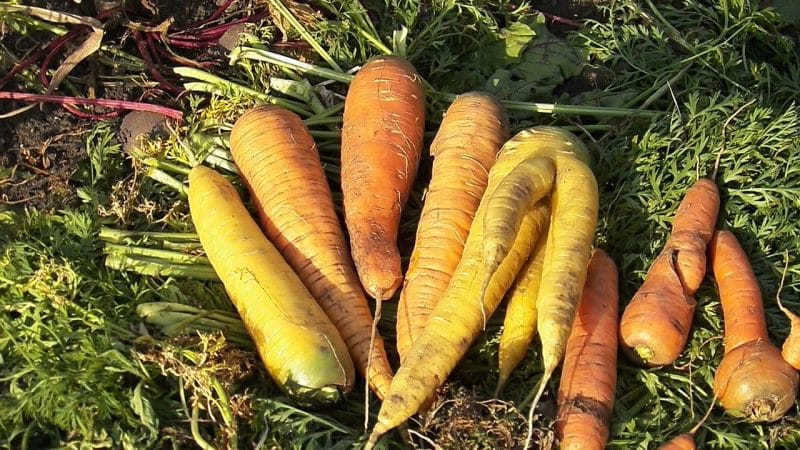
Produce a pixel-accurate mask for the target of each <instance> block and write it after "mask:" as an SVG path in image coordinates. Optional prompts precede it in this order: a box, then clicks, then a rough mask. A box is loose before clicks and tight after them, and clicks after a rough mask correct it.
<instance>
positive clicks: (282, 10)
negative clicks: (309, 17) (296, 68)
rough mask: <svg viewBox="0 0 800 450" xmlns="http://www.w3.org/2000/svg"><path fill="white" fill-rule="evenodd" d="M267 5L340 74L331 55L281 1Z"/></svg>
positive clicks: (272, 0) (270, 1)
mask: <svg viewBox="0 0 800 450" xmlns="http://www.w3.org/2000/svg"><path fill="white" fill-rule="evenodd" d="M269 3H270V5H272V7H273V8H275V9H276V10H277V11H278V13H279V14H280V15H281V16H283V18H284V19H286V21H287V22H289V24H290V25H291V26H292V28H294V29H295V30H296V31H297V33H298V34H300V36H301V37H302V38H303V39H304V40H305V41H306V42H308V44H309V45H311V47H312V48H313V49H314V50H316V52H317V53H318V54H319V56H321V57H322V59H324V60H325V62H327V63H328V65H329V66H331V67H333V68H334V69H335V70H336V71H338V72H342V68H341V67H339V65H338V64H336V61H334V60H333V58H332V57H331V55H329V54H328V52H326V51H325V49H324V48H322V45H320V43H319V42H317V40H316V39H314V37H313V36H311V33H309V32H308V30H306V28H305V27H304V26H303V24H301V23H300V21H298V20H297V18H295V17H294V14H292V12H291V11H289V8H287V7H286V5H284V4H283V2H282V1H281V0H269Z"/></svg>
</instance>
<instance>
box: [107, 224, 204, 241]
mask: <svg viewBox="0 0 800 450" xmlns="http://www.w3.org/2000/svg"><path fill="white" fill-rule="evenodd" d="M99 237H100V240H102V241H106V242H113V243H115V244H123V243H125V242H126V240H130V239H142V238H145V239H154V240H158V241H174V242H199V241H200V236H198V235H197V234H196V233H171V232H166V231H129V230H120V229H117V228H110V227H101V228H100V234H99Z"/></svg>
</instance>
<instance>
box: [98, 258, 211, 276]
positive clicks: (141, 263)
mask: <svg viewBox="0 0 800 450" xmlns="http://www.w3.org/2000/svg"><path fill="white" fill-rule="evenodd" d="M106 267H108V268H110V269H114V270H122V271H127V272H134V273H138V274H140V275H148V276H156V277H177V278H193V279H197V280H209V281H219V277H218V276H217V273H216V272H215V271H214V269H213V268H212V267H211V266H205V265H199V264H177V263H168V262H165V261H164V260H162V259H156V258H148V257H142V256H126V255H119V254H115V253H111V254H109V255H108V256H106Z"/></svg>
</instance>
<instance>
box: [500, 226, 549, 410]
mask: <svg viewBox="0 0 800 450" xmlns="http://www.w3.org/2000/svg"><path fill="white" fill-rule="evenodd" d="M546 243H547V230H543V231H542V235H541V236H540V237H539V239H538V240H537V241H536V245H535V246H534V247H533V251H532V252H531V256H530V258H529V259H528V262H527V263H525V266H523V267H522V270H520V272H519V275H518V276H517V280H516V281H515V282H514V286H513V287H512V288H511V292H510V293H509V295H508V303H507V305H506V316H505V319H504V320H503V332H502V333H501V334H500V342H499V343H498V345H497V355H498V356H497V360H498V367H497V372H498V379H497V388H496V390H495V394H494V396H495V397H497V396H498V395H499V393H500V391H501V390H502V389H503V387H504V386H505V384H506V383H507V382H508V379H509V378H510V377H511V372H512V371H513V370H514V368H515V367H517V365H519V363H520V362H521V361H522V360H523V358H525V354H526V353H527V352H528V348H530V346H531V342H532V341H533V338H534V336H536V297H537V295H538V293H539V283H540V282H541V280H542V269H543V268H544V249H545V244H546Z"/></svg>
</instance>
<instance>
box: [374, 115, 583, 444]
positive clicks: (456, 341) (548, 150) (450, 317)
mask: <svg viewBox="0 0 800 450" xmlns="http://www.w3.org/2000/svg"><path fill="white" fill-rule="evenodd" d="M537 152H539V153H542V156H545V157H551V156H552V157H553V158H555V157H559V158H567V155H569V156H570V157H574V156H575V155H576V154H582V155H583V156H584V157H588V155H586V149H585V148H584V147H583V145H582V144H581V143H580V141H578V140H577V138H575V136H573V135H572V134H570V133H567V132H564V131H562V130H559V129H556V128H552V127H537V128H534V129H531V130H527V131H523V132H521V133H519V134H517V136H516V137H514V138H512V139H511V140H510V141H508V142H506V143H505V144H504V145H503V148H502V149H501V150H500V153H499V155H498V158H497V162H496V163H495V165H494V166H493V167H492V169H491V170H490V171H489V184H488V186H487V188H486V193H485V194H484V197H483V199H481V203H480V205H479V206H478V211H477V212H476V214H475V219H474V220H473V221H472V226H471V227H470V232H469V235H468V236H467V242H466V244H465V245H464V252H463V254H462V256H461V261H460V262H459V264H458V267H457V268H456V271H455V273H454V275H453V278H452V279H451V280H450V284H449V285H448V287H447V290H446V291H445V293H444V295H443V296H442V299H441V300H440V301H439V302H438V303H437V305H436V308H435V309H434V311H433V313H432V314H431V317H430V319H429V322H428V326H427V327H426V328H425V330H424V331H423V332H422V334H421V335H420V336H419V337H418V338H417V340H416V341H415V342H414V344H413V345H412V347H411V350H409V352H408V355H407V356H406V360H405V361H404V362H403V364H401V366H400V369H398V371H397V374H396V376H395V379H394V380H393V381H392V385H391V387H390V394H389V395H388V396H387V397H386V399H385V400H384V402H383V405H381V410H380V412H379V413H378V422H377V424H376V425H375V427H374V428H373V431H372V434H371V435H370V437H369V440H368V442H367V448H372V447H373V446H374V445H375V444H376V442H377V440H378V439H379V438H380V436H382V435H383V434H384V433H386V432H387V431H388V430H390V429H392V428H394V427H396V426H398V425H400V424H401V423H403V422H405V421H406V420H407V419H408V418H409V417H411V416H412V415H413V414H415V413H416V412H417V411H418V410H419V408H420V406H421V405H422V404H423V403H424V402H425V401H426V400H427V399H428V398H430V397H431V396H432V395H433V393H434V391H435V390H436V388H437V387H439V386H441V384H442V383H444V381H445V379H446V378H447V376H448V375H449V374H450V372H451V371H452V370H453V369H454V368H455V366H456V364H457V363H458V361H459V359H460V358H461V357H462V356H463V355H464V353H466V351H467V350H468V349H469V346H470V345H471V343H472V342H473V341H474V340H475V338H476V337H477V336H478V334H479V333H480V332H481V330H482V329H483V328H484V327H485V325H486V319H487V318H488V317H489V316H490V315H491V314H492V313H493V312H494V310H495V309H496V308H497V305H498V303H499V302H500V299H501V298H502V297H503V295H504V294H505V292H506V291H507V290H508V288H509V287H510V286H511V284H512V283H513V281H514V278H515V277H516V275H517V273H519V269H520V268H521V266H522V265H523V263H524V262H525V260H526V259H527V258H528V257H529V255H530V252H531V250H532V247H533V245H534V244H535V243H536V241H537V240H538V236H540V234H541V231H542V229H543V228H544V226H545V225H546V222H547V221H548V219H549V216H550V214H549V208H548V207H547V204H546V203H544V202H545V199H543V200H541V201H539V202H537V203H536V204H535V205H534V206H533V209H532V210H531V211H530V212H528V213H527V214H526V216H525V218H524V219H523V221H522V223H521V225H520V228H519V231H518V232H517V234H516V237H514V238H513V239H514V244H513V245H512V246H511V251H510V252H509V253H508V255H507V256H506V257H505V258H504V259H503V261H502V263H501V264H500V266H499V267H498V268H497V270H496V272H495V273H494V275H492V277H491V280H490V283H489V284H488V286H487V289H486V292H485V295H481V292H480V291H478V290H477V289H475V287H476V281H477V283H483V280H484V279H485V278H486V277H487V276H488V275H489V274H487V272H486V265H485V264H484V263H483V248H484V247H483V241H484V235H485V230H484V223H485V219H486V217H485V216H486V214H487V211H488V203H489V200H490V199H491V198H492V195H493V194H494V192H495V191H496V190H497V189H498V186H499V185H500V183H501V182H502V180H503V179H505V177H506V176H507V175H508V174H509V173H510V172H511V171H512V170H513V169H514V168H516V167H517V166H518V165H519V163H521V162H522V161H524V160H526V159H528V158H530V157H532V156H534V154H535V153H537ZM551 159H552V158H551ZM556 164H558V162H557V163H556ZM594 187H595V189H594V191H591V188H590V192H589V196H591V193H592V192H594V194H596V192H597V191H596V184H595V186H594ZM567 191H568V192H569V194H573V195H574V194H576V193H575V192H571V191H569V190H567ZM513 201H516V200H515V199H514V200H513ZM574 203H575V204H576V205H583V202H582V201H577V202H574ZM554 217H557V216H554ZM561 218H562V219H563V218H564V217H561ZM576 220H580V219H577V218H576ZM570 226H571V227H576V224H570ZM577 229H580V230H581V232H583V231H582V230H583V224H578V225H577ZM585 259H587V260H588V251H587V256H586V258H585Z"/></svg>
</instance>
